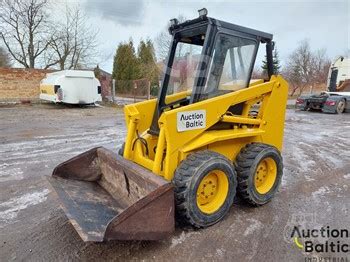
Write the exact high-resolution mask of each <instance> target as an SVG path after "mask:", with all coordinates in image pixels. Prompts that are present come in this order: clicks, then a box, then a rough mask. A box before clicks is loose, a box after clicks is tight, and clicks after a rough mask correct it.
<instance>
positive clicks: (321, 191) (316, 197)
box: [312, 186, 330, 199]
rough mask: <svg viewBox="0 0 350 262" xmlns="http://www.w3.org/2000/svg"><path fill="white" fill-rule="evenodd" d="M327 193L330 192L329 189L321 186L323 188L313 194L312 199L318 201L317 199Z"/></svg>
mask: <svg viewBox="0 0 350 262" xmlns="http://www.w3.org/2000/svg"><path fill="white" fill-rule="evenodd" d="M329 192H330V190H329V188H328V187H327V186H323V187H320V188H319V189H318V190H317V191H315V192H313V193H312V197H313V198H315V199H318V198H319V197H322V196H324V195H325V194H327V193H329Z"/></svg>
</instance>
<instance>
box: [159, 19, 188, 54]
mask: <svg viewBox="0 0 350 262" xmlns="http://www.w3.org/2000/svg"><path fill="white" fill-rule="evenodd" d="M177 20H178V21H179V23H182V22H184V21H186V18H185V17H184V16H183V15H179V16H178V17H177ZM169 27H170V22H168V24H167V26H166V28H165V29H164V30H163V31H161V32H160V33H159V34H158V35H157V36H156V38H155V39H154V43H155V47H156V48H155V49H156V56H157V58H158V59H159V60H164V59H165V58H166V57H167V56H168V52H169V49H170V45H171V35H170V34H169V31H168V28H169Z"/></svg>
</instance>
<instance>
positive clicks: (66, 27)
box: [46, 6, 98, 70]
mask: <svg viewBox="0 0 350 262" xmlns="http://www.w3.org/2000/svg"><path fill="white" fill-rule="evenodd" d="M55 28H56V31H55V35H54V37H53V38H52V41H51V43H50V49H51V50H50V52H48V54H47V60H48V62H47V63H46V64H47V66H46V68H48V67H51V66H54V65H58V66H59V68H60V69H61V70H63V69H78V68H81V67H83V66H88V65H91V64H95V61H94V58H95V57H96V48H97V41H96V39H97V35H98V31H96V30H94V29H92V28H93V27H91V26H90V25H88V24H87V20H86V17H85V15H84V14H83V12H82V11H81V8H79V6H76V7H73V8H69V7H68V6H66V11H65V20H64V22H62V23H57V24H55Z"/></svg>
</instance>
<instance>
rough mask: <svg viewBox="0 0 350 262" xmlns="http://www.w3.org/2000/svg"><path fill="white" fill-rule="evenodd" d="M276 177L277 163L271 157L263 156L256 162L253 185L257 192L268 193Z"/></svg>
mask: <svg viewBox="0 0 350 262" xmlns="http://www.w3.org/2000/svg"><path fill="white" fill-rule="evenodd" d="M276 178H277V165H276V162H275V160H273V159H272V158H271V157H267V158H264V159H262V160H261V161H260V163H259V164H258V166H257V168H256V171H255V176H254V185H255V189H256V191H258V193H259V194H262V195H263V194H266V193H268V192H269V191H270V190H271V188H272V187H273V185H274V184H275V181H276Z"/></svg>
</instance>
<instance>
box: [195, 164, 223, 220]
mask: <svg viewBox="0 0 350 262" xmlns="http://www.w3.org/2000/svg"><path fill="white" fill-rule="evenodd" d="M227 194H228V179H227V176H226V175H225V173H224V172H222V171H220V170H213V171H211V172H209V173H208V174H207V175H206V176H205V177H203V179H202V181H201V182H200V184H199V186H198V189H197V206H198V208H199V209H200V211H202V212H203V213H205V214H212V213H214V212H216V211H217V210H219V209H220V207H221V206H222V205H223V204H224V202H225V200H226V197H227Z"/></svg>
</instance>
